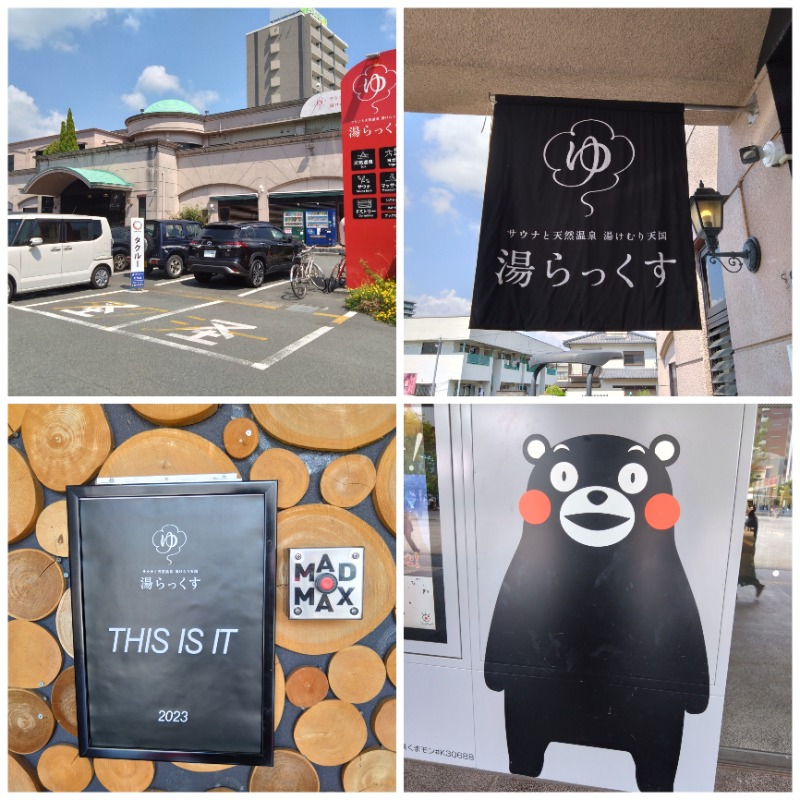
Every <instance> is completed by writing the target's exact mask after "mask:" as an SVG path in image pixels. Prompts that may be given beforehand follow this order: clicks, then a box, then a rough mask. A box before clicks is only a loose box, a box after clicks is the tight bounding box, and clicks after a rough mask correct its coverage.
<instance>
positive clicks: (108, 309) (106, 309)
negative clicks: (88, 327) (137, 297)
mask: <svg viewBox="0 0 800 800" xmlns="http://www.w3.org/2000/svg"><path fill="white" fill-rule="evenodd" d="M120 308H139V306H135V305H133V304H132V303H104V304H103V305H99V304H98V305H95V306H88V307H86V308H64V309H62V311H63V313H64V314H74V315H75V316H76V317H86V318H87V319H89V318H91V317H93V316H98V315H100V314H113V313H114V312H115V311H116V310H117V309H120Z"/></svg>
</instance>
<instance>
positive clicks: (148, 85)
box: [121, 64, 219, 113]
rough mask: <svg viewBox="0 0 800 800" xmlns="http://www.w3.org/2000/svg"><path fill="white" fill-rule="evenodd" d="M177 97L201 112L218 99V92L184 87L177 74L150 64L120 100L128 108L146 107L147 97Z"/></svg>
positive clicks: (148, 103)
mask: <svg viewBox="0 0 800 800" xmlns="http://www.w3.org/2000/svg"><path fill="white" fill-rule="evenodd" d="M165 96H166V97H177V98H180V99H182V100H186V102H187V103H191V104H192V105H193V106H194V107H195V108H196V109H197V110H198V111H200V112H201V113H202V112H203V111H204V110H205V109H206V108H208V106H209V105H210V104H211V103H214V102H216V101H217V100H219V94H218V93H217V92H215V91H213V90H210V89H199V90H196V91H193V90H189V89H185V88H184V87H183V86H182V85H181V80H180V78H179V77H178V76H177V75H171V74H170V73H169V72H167V69H166V67H163V66H161V65H160V64H151V65H150V66H147V67H145V68H144V69H143V70H142V71H141V73H140V75H139V77H138V78H137V79H136V86H135V87H134V89H133V91H132V92H128V93H126V94H123V95H121V100H122V102H123V103H125V105H126V106H128V107H129V108H133V109H136V110H137V111H138V110H139V109H140V108H147V106H148V105H150V102H152V101H150V100H148V97H165Z"/></svg>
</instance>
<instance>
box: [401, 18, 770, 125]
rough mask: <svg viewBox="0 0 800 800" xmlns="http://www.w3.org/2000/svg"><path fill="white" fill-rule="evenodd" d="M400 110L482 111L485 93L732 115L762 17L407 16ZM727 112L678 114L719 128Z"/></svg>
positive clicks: (743, 98) (745, 94)
mask: <svg viewBox="0 0 800 800" xmlns="http://www.w3.org/2000/svg"><path fill="white" fill-rule="evenodd" d="M404 19H405V110H406V111H416V112H423V113H429V114H477V115H484V114H487V113H490V102H489V98H490V96H491V95H495V94H518V95H538V96H543V97H574V98H585V99H601V100H630V101H652V102H665V103H683V104H684V105H692V106H714V107H744V106H747V104H748V101H749V100H750V98H751V95H752V93H753V87H754V73H755V70H756V67H757V65H758V59H759V53H760V52H761V46H762V42H763V40H764V34H765V32H766V30H767V25H768V23H769V19H770V9H769V8H716V9H714V8H711V9H709V8H700V9H690V8H625V9H608V8H607V9H588V8H557V9H556V8H528V9H505V8H501V9H487V8H458V9H447V8H407V9H406V10H405V12H404ZM733 115H734V112H732V111H730V110H729V111H727V112H725V111H687V122H690V123H693V124H710V125H714V124H716V125H720V124H726V123H727V122H729V121H730V120H731V119H732V117H733Z"/></svg>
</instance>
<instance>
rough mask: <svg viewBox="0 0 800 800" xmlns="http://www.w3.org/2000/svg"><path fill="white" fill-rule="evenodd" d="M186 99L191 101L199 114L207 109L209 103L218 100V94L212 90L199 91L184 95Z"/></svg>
mask: <svg viewBox="0 0 800 800" xmlns="http://www.w3.org/2000/svg"><path fill="white" fill-rule="evenodd" d="M185 98H186V100H187V101H188V102H189V103H191V104H192V105H193V106H194V107H195V108H196V109H197V110H198V111H199V112H200V113H201V114H202V113H203V111H205V109H207V108H208V107H209V106H210V105H211V103H215V102H216V101H217V100H219V94H217V92H215V91H213V90H209V91H199V92H194V93H193V94H188V95H185Z"/></svg>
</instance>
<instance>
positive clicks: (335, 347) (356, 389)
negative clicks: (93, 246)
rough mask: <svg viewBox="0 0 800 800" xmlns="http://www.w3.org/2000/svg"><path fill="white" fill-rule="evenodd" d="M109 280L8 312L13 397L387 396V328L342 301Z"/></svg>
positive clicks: (184, 282) (281, 283)
mask: <svg viewBox="0 0 800 800" xmlns="http://www.w3.org/2000/svg"><path fill="white" fill-rule="evenodd" d="M129 284H130V275H129V274H128V273H117V274H115V275H113V276H112V278H111V282H110V285H109V286H108V288H107V289H105V290H102V291H92V290H91V289H90V288H88V287H87V286H82V287H81V286H79V287H73V288H70V289H61V290H56V291H47V292H37V293H32V294H27V295H22V296H21V297H19V298H17V299H16V300H15V301H14V302H13V303H11V304H10V306H9V311H8V328H9V367H8V371H9V394H10V395H12V396H39V395H59V396H69V395H81V396H82V395H87V396H90V395H101V396H115V395H139V396H163V395H184V396H203V395H215V396H219V395H221V394H225V395H228V396H237V395H242V396H244V395H247V396H259V395H281V396H292V395H355V396H364V395H375V396H387V395H394V393H395V374H396V373H395V353H396V346H395V330H396V329H395V328H393V327H390V326H388V325H385V324H383V323H379V322H376V321H375V320H373V319H371V318H370V317H368V316H366V315H364V314H357V313H355V312H352V311H348V310H347V309H346V308H345V306H344V299H345V296H346V293H345V291H343V290H339V291H337V292H334V293H333V294H323V293H322V292H320V291H318V290H316V289H314V288H311V289H309V291H308V293H307V294H306V296H305V297H304V298H303V299H302V300H298V299H297V298H296V297H295V296H294V294H293V293H292V290H291V286H290V285H289V281H288V279H287V276H286V274H285V273H282V274H279V275H275V276H268V278H267V281H266V282H265V284H264V285H263V286H261V287H259V288H258V289H250V288H248V287H247V286H246V285H245V284H244V283H242V282H239V281H235V280H233V279H228V280H225V279H220V278H215V279H214V280H213V281H212V282H211V283H210V284H204V285H201V284H199V283H198V282H197V281H196V280H195V279H194V278H193V277H192V276H191V275H186V276H183V277H182V278H180V279H178V280H168V279H165V278H164V277H163V276H162V273H161V272H160V271H159V270H156V272H155V273H154V274H153V275H151V276H148V277H147V279H146V280H145V288H144V290H143V291H136V292H133V291H130V290H129Z"/></svg>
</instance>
